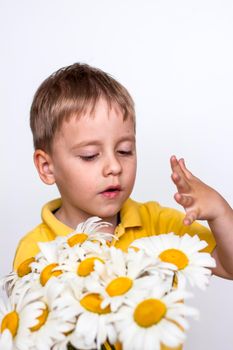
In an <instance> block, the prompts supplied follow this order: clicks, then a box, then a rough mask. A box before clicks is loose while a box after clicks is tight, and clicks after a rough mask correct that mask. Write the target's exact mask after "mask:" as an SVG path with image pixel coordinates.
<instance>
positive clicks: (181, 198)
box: [174, 192, 194, 209]
mask: <svg viewBox="0 0 233 350" xmlns="http://www.w3.org/2000/svg"><path fill="white" fill-rule="evenodd" d="M174 199H175V201H176V202H177V203H178V204H180V205H182V207H184V208H185V209H186V208H189V207H191V206H192V205H193V203H194V199H193V197H191V196H187V195H183V194H181V193H179V192H178V193H176V194H175V195H174Z"/></svg>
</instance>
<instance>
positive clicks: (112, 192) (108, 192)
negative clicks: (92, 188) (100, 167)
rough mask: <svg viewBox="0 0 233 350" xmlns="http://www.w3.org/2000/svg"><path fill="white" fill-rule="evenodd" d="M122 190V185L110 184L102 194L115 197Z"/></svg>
mask: <svg viewBox="0 0 233 350" xmlns="http://www.w3.org/2000/svg"><path fill="white" fill-rule="evenodd" d="M120 191H121V187H120V186H110V187H107V188H106V189H105V190H104V191H102V192H101V194H102V195H104V196H105V197H108V198H114V197H116V196H117V195H118V194H119V193H120Z"/></svg>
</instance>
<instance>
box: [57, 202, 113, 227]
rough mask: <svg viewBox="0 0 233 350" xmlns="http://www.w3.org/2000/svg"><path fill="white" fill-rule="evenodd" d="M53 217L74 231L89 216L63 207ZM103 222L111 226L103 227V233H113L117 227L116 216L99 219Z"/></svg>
mask: <svg viewBox="0 0 233 350" xmlns="http://www.w3.org/2000/svg"><path fill="white" fill-rule="evenodd" d="M54 215H55V217H56V218H57V219H58V220H59V221H61V222H62V223H63V224H65V225H66V226H69V227H71V228H73V229H74V230H75V229H76V227H77V225H78V224H80V223H81V222H84V221H86V220H87V219H89V218H90V217H91V216H94V215H88V214H87V213H81V212H79V213H73V210H72V209H69V210H67V209H66V208H65V207H64V206H63V205H62V206H61V207H60V208H59V209H58V210H57V211H56V212H55V214H54ZM101 219H102V220H103V221H106V222H109V223H110V224H111V225H112V226H108V227H104V228H103V231H104V232H108V233H114V230H115V228H116V226H117V225H118V220H117V214H116V215H114V216H113V217H111V218H101Z"/></svg>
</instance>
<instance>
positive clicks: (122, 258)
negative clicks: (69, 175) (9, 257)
mask: <svg viewBox="0 0 233 350" xmlns="http://www.w3.org/2000/svg"><path fill="white" fill-rule="evenodd" d="M108 225H109V224H108V223H106V222H102V221H101V219H99V218H97V217H93V218H90V219H89V220H87V221H86V222H84V223H82V224H80V225H78V227H77V229H76V230H75V232H72V233H71V234H69V235H68V236H66V237H59V238H57V239H56V240H54V241H51V242H47V243H39V247H40V253H39V254H38V255H37V256H36V257H34V258H31V259H28V260H26V261H24V262H23V263H22V264H21V265H20V266H19V267H18V270H17V271H16V272H12V273H11V274H9V275H8V276H7V277H5V278H3V279H2V285H3V286H4V289H5V290H6V294H7V297H6V298H5V299H4V300H0V349H4V350H50V349H53V350H67V349H87V350H89V349H98V350H100V349H123V350H144V349H145V350H160V349H161V346H162V345H165V346H167V347H176V346H178V345H180V344H182V343H183V342H184V340H185V334H186V330H187V328H188V322H187V316H197V311H196V310H195V309H193V308H191V307H190V306H187V305H186V304H185V303H184V301H185V300H186V299H187V298H188V297H190V293H189V292H188V291H187V290H186V287H187V284H190V285H196V286H198V287H200V288H202V289H204V288H205V287H206V286H207V284H208V282H209V278H210V275H211V270H210V269H209V268H211V267H214V266H215V261H214V259H213V258H211V256H210V255H209V254H208V253H203V252H200V251H201V250H202V249H203V248H205V246H206V245H207V243H206V242H205V241H201V240H200V239H199V238H198V236H193V237H191V236H189V235H187V234H185V235H184V236H182V237H179V236H178V235H175V234H174V233H170V234H162V235H158V236H150V237H147V238H142V239H138V240H135V241H134V242H133V243H132V244H131V246H130V247H129V249H128V251H127V252H123V251H121V250H120V249H117V248H115V247H114V246H112V243H111V241H112V242H114V239H115V237H114V235H112V234H110V233H104V232H102V231H104V230H103V229H104V228H105V227H106V226H108Z"/></svg>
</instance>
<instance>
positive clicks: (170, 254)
mask: <svg viewBox="0 0 233 350" xmlns="http://www.w3.org/2000/svg"><path fill="white" fill-rule="evenodd" d="M159 257H160V259H161V260H162V261H164V262H168V263H171V264H174V265H176V266H177V268H178V270H182V269H184V268H185V267H186V266H187V265H188V263H189V260H188V258H187V256H186V255H185V254H184V253H183V252H182V251H181V250H178V249H167V250H164V251H163V252H162V253H161V254H160V255H159Z"/></svg>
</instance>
